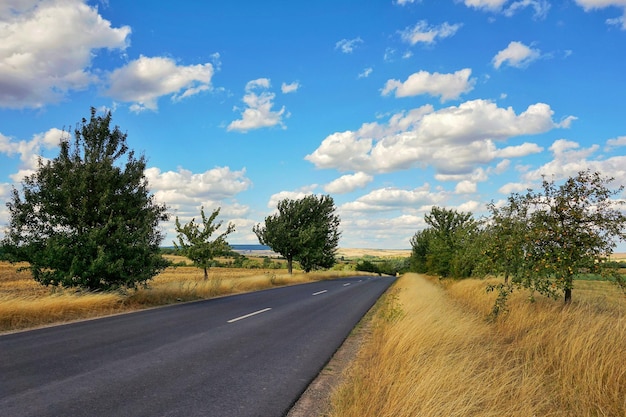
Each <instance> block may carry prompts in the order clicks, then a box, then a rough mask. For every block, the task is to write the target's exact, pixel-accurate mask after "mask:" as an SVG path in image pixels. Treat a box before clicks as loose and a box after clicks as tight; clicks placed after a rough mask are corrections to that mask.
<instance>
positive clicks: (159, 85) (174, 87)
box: [106, 56, 213, 111]
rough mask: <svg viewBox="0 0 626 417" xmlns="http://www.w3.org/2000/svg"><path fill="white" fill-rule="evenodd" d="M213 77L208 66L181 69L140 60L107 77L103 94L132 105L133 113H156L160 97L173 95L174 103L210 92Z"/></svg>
mask: <svg viewBox="0 0 626 417" xmlns="http://www.w3.org/2000/svg"><path fill="white" fill-rule="evenodd" d="M212 77H213V65H212V64H211V63H205V64H199V65H189V66H184V65H178V64H177V63H176V62H175V61H174V60H173V59H171V58H165V57H152V58H150V57H145V56H141V57H140V58H139V59H136V60H134V61H131V62H130V63H128V65H126V66H124V67H122V68H118V69H116V70H114V71H113V72H112V73H111V74H110V76H109V88H108V90H107V91H106V94H107V95H108V96H110V97H111V98H113V99H115V100H118V101H124V102H130V103H133V105H132V106H131V109H132V110H133V111H142V110H152V111H156V110H157V109H158V105H157V101H158V99H159V97H162V96H165V95H173V100H175V101H176V100H180V99H183V98H186V97H189V96H192V95H195V94H198V93H199V92H201V91H206V90H209V89H210V86H211V78H212Z"/></svg>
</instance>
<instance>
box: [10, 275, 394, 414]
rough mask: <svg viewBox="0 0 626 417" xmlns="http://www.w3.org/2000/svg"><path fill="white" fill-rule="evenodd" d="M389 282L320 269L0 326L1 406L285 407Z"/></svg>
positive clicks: (45, 410) (77, 410)
mask: <svg viewBox="0 0 626 417" xmlns="http://www.w3.org/2000/svg"><path fill="white" fill-rule="evenodd" d="M392 282H393V278H380V277H354V278H343V279H337V280H332V281H321V282H315V283H311V284H305V285H296V286H290V287H283V288H277V289H272V290H266V291H259V292H254V293H249V294H242V295H237V296H231V297H224V298H219V299H214V300H207V301H200V302H194V303H186V304H179V305H173V306H168V307H164V308H159V309H152V310H146V311H140V312H136V313H130V314H124V315H118V316H112V317H106V318H102V319H97V320H89V321H83V322H78V323H73V324H68V325H61V326H54V327H49V328H43V329H37V330H31V331H25V332H19V333H12V334H6V335H3V336H0V415H1V416H5V417H19V416H37V417H46V416H54V417H60V416H63V417H70V416H71V417H80V416H89V417H95V416H125V417H126V416H128V417H141V416H150V417H155V416H185V417H189V416H211V417H238V416H259V417H274V416H276V417H278V416H283V415H284V414H286V413H287V412H288V410H289V408H290V407H291V405H292V404H293V403H294V402H295V401H296V400H297V399H298V397H299V396H300V394H301V393H302V392H303V391H304V390H305V389H306V387H307V386H308V384H309V383H310V382H311V381H312V379H313V378H315V376H316V375H317V374H318V373H319V371H320V370H321V369H322V367H323V366H324V365H325V364H326V362H327V361H328V360H329V359H330V357H331V356H332V354H333V353H334V352H335V350H336V349H337V348H338V347H339V346H340V345H341V343H342V342H343V341H344V340H345V338H346V337H347V336H348V334H349V333H350V331H351V330H352V328H353V327H354V326H355V325H356V324H357V323H358V321H359V320H360V319H361V317H362V316H363V315H364V314H365V313H366V312H367V310H369V308H370V307H371V306H372V305H373V304H374V303H375V301H376V300H377V299H378V298H379V297H380V295H381V294H382V293H383V292H384V291H385V290H386V289H387V288H388V287H389V285H391V283H392Z"/></svg>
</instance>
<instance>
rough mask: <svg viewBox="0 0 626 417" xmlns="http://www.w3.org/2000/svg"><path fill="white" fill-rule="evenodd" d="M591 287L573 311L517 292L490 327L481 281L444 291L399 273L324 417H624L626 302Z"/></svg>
mask: <svg viewBox="0 0 626 417" xmlns="http://www.w3.org/2000/svg"><path fill="white" fill-rule="evenodd" d="M600 284H601V285H603V284H604V283H600ZM587 292H588V293H589V294H587V293H586V290H584V289H579V290H578V291H577V292H576V293H575V297H578V299H579V301H576V299H575V301H574V303H573V304H572V305H570V306H569V307H563V305H562V302H555V301H552V300H547V299H543V298H542V299H538V300H537V301H536V302H535V303H529V302H528V300H527V299H526V297H525V295H524V294H523V293H519V294H516V295H515V297H513V299H512V300H511V303H510V307H511V308H510V311H509V313H508V314H507V315H506V317H502V318H501V319H499V320H498V321H497V322H496V323H489V322H487V321H486V320H485V317H486V315H487V314H488V313H489V311H490V309H491V306H492V305H493V297H492V295H493V294H490V295H487V294H486V293H485V281H479V280H465V281H460V282H455V283H452V284H450V285H448V286H447V288H445V289H444V288H443V287H442V286H440V285H439V284H438V283H436V282H431V281H429V280H428V279H427V278H425V277H424V276H419V275H415V274H408V275H405V276H403V277H402V278H401V279H400V280H399V281H398V282H397V283H396V287H395V292H391V296H389V298H388V299H387V300H386V301H384V302H383V306H385V307H384V308H381V309H380V311H379V313H378V314H377V315H376V317H375V318H374V324H373V326H374V327H373V334H372V337H371V340H370V341H368V342H367V343H366V344H365V345H364V347H363V348H362V350H361V351H360V352H359V355H358V358H357V360H356V361H355V363H354V364H353V366H352V367H351V368H350V370H349V371H348V373H347V380H346V383H345V384H343V385H342V386H341V387H340V388H339V389H338V390H337V391H336V392H335V394H334V396H333V401H332V412H331V413H330V414H329V415H330V416H332V417H351V416H354V417H357V416H359V417H361V416H378V417H385V416H389V417H391V416H393V417H402V416H407V417H408V416H421V417H428V416H504V415H506V416H520V417H521V416H523V417H527V416H624V415H626V367H625V366H624V364H625V363H626V349H624V335H625V334H626V301H625V300H624V298H623V296H621V298H620V297H619V295H618V294H619V292H618V291H617V289H615V288H614V287H606V288H604V289H602V291H598V290H597V289H594V290H593V291H592V290H589V291H587ZM599 293H601V294H603V295H600V294H599ZM598 300H600V301H601V300H605V301H606V300H610V302H609V303H604V302H598Z"/></svg>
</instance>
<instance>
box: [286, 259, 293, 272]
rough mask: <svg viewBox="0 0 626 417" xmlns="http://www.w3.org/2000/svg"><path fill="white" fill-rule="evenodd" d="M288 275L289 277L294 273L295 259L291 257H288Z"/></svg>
mask: <svg viewBox="0 0 626 417" xmlns="http://www.w3.org/2000/svg"><path fill="white" fill-rule="evenodd" d="M287 273H288V274H289V275H291V274H292V273H293V258H292V257H291V256H288V257H287Z"/></svg>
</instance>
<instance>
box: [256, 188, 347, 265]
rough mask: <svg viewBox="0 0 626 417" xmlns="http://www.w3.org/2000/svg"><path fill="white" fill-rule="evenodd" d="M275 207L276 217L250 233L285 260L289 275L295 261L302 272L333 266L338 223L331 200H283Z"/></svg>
mask: <svg viewBox="0 0 626 417" xmlns="http://www.w3.org/2000/svg"><path fill="white" fill-rule="evenodd" d="M277 208H278V213H277V214H274V215H271V216H268V217H266V218H265V224H264V225H263V226H261V225H260V224H258V225H256V226H254V228H253V229H252V230H253V232H254V233H255V234H256V235H257V237H258V239H259V242H260V243H261V244H262V245H267V246H269V247H270V248H271V249H272V250H273V251H274V252H276V253H279V254H281V255H282V256H284V257H285V259H287V270H288V271H289V274H291V273H292V272H293V261H294V260H295V261H297V262H299V263H300V265H301V266H302V269H304V271H305V272H309V271H311V270H312V269H314V268H330V267H331V266H333V265H334V264H335V253H336V251H337V245H338V243H339V236H340V232H339V223H340V220H339V216H337V215H336V214H335V204H334V201H333V199H332V197H330V196H327V195H325V196H321V197H317V196H315V195H309V196H307V197H304V198H302V199H300V200H291V199H284V200H281V201H280V202H279V203H278V207H277Z"/></svg>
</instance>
